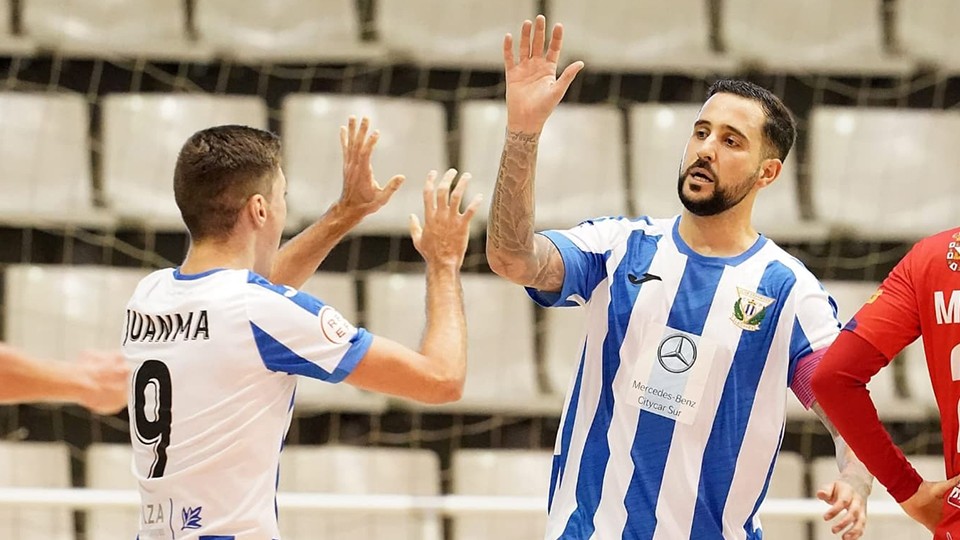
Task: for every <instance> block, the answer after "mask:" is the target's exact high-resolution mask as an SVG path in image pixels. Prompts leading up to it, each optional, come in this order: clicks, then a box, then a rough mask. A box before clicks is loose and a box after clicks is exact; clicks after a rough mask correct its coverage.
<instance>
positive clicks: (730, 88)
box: [707, 79, 797, 161]
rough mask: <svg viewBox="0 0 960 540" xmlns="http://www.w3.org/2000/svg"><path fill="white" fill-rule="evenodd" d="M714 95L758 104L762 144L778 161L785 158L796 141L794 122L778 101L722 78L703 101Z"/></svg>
mask: <svg viewBox="0 0 960 540" xmlns="http://www.w3.org/2000/svg"><path fill="white" fill-rule="evenodd" d="M716 94H733V95H735V96H740V97H744V98H747V99H750V100H753V101H756V102H757V103H759V104H760V106H761V107H762V108H763V113H764V114H765V115H766V121H765V122H764V123H763V136H764V142H765V144H766V145H767V147H768V148H769V149H770V150H771V151H772V153H773V155H774V156H775V157H777V158H778V159H780V161H783V160H785V159H787V154H789V153H790V149H791V148H792V147H793V143H794V141H795V140H796V138H797V122H796V121H795V120H794V119H793V115H792V114H790V109H788V108H787V106H786V105H784V104H783V101H781V100H780V98H778V97H777V96H776V95H774V94H773V92H771V91H769V90H767V89H766V88H763V87H762V86H757V85H755V84H753V83H751V82H747V81H739V80H733V79H723V80H719V81H717V82H715V83H713V84H711V85H710V88H709V89H707V99H710V98H711V97H713V96H714V95H716Z"/></svg>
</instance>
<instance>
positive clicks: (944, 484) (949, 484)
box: [931, 475, 960, 499]
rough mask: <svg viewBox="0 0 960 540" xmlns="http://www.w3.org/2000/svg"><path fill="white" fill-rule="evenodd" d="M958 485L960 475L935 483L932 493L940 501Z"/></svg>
mask: <svg viewBox="0 0 960 540" xmlns="http://www.w3.org/2000/svg"><path fill="white" fill-rule="evenodd" d="M958 483H960V475H957V476H954V477H953V478H948V479H946V480H941V481H940V482H936V483H934V484H933V489H932V490H931V491H932V492H933V495H934V496H935V497H937V498H938V499H940V498H943V496H944V495H946V494H947V492H948V491H950V490H951V489H953V488H954V487H956V485H957V484H958Z"/></svg>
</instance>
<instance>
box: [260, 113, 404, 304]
mask: <svg viewBox="0 0 960 540" xmlns="http://www.w3.org/2000/svg"><path fill="white" fill-rule="evenodd" d="M369 127H370V120H369V119H367V118H363V119H362V120H361V121H360V126H359V128H358V127H357V119H356V118H355V117H353V116H351V117H350V119H349V121H348V123H347V126H346V127H343V126H341V127H340V147H341V149H342V150H343V191H342V192H341V193H340V199H339V200H338V201H337V202H336V203H334V204H333V206H331V207H330V208H329V209H328V210H327V211H326V213H324V214H323V216H321V217H320V219H319V220H317V221H316V222H315V223H313V224H312V225H310V226H309V227H307V228H306V229H305V230H304V231H303V232H301V233H300V234H298V235H297V236H295V237H294V238H292V239H291V240H290V241H288V242H287V243H286V244H284V246H283V248H281V249H280V252H279V253H278V254H277V258H276V261H275V262H274V264H273V270H272V271H271V272H270V276H269V279H270V281H271V282H273V283H276V284H278V285H289V286H291V287H300V286H301V285H303V284H304V283H305V282H306V281H307V279H309V278H310V276H311V275H313V273H314V272H316V271H317V268H318V267H319V266H320V263H322V262H323V260H324V259H326V258H327V255H329V254H330V251H331V250H332V249H333V248H334V246H336V245H337V244H338V243H340V240H342V239H343V237H344V236H345V235H346V234H347V233H348V232H350V230H351V229H353V228H354V227H356V226H357V224H359V223H360V221H362V220H363V218H365V217H366V216H368V215H370V214H372V213H374V212H376V211H377V210H379V209H380V208H382V207H383V205H385V204H387V201H389V200H390V197H392V196H393V194H394V193H396V191H397V189H399V188H400V185H401V184H402V183H403V176H399V175H398V176H394V177H393V178H391V179H390V181H389V182H387V185H386V186H384V187H382V188H381V187H380V184H378V183H377V181H376V180H375V179H374V176H373V166H372V165H371V164H370V156H371V155H372V154H373V149H374V147H375V146H376V144H377V141H378V140H379V139H380V132H379V131H374V132H373V133H372V134H370V135H369V136H368V135H367V131H368V130H369Z"/></svg>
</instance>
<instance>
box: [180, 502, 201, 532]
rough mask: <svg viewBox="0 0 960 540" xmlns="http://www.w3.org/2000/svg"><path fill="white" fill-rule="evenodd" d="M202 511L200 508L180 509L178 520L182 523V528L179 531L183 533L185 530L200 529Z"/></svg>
mask: <svg viewBox="0 0 960 540" xmlns="http://www.w3.org/2000/svg"><path fill="white" fill-rule="evenodd" d="M202 510H203V507H202V506H198V507H196V508H193V507H191V506H188V507H186V508H182V509H181V510H180V519H181V520H182V521H183V526H182V527H180V530H181V531H183V530H186V529H199V528H200V527H202V525H201V524H200V520H201V519H202V518H201V517H200V512H201V511H202Z"/></svg>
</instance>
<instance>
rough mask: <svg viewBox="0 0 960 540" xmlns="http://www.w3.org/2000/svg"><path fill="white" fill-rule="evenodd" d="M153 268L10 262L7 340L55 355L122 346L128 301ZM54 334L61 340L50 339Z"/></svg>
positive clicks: (44, 354) (70, 356) (70, 355)
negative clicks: (44, 264) (12, 263)
mask: <svg viewBox="0 0 960 540" xmlns="http://www.w3.org/2000/svg"><path fill="white" fill-rule="evenodd" d="M148 272H149V270H139V269H130V268H111V267H106V266H33V265H11V266H8V267H7V268H6V270H5V272H4V278H5V279H4V282H5V288H4V291H5V299H6V310H7V313H8V314H15V316H7V317H4V321H5V324H4V336H5V340H6V341H7V342H8V343H10V344H11V345H14V346H17V347H22V348H23V349H25V350H26V351H28V352H29V353H31V354H33V355H36V356H39V357H41V358H49V359H52V360H72V359H74V358H76V356H77V354H79V353H80V352H81V351H84V350H86V349H107V350H109V349H116V348H117V347H119V346H120V336H121V333H122V330H123V324H124V318H125V310H126V305H127V301H128V300H129V299H130V296H131V295H132V294H133V291H134V289H135V288H136V286H137V283H139V282H140V279H142V278H143V277H144V276H145V275H146V274H147V273H148ZM51 336H56V338H57V339H50V337H51Z"/></svg>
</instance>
